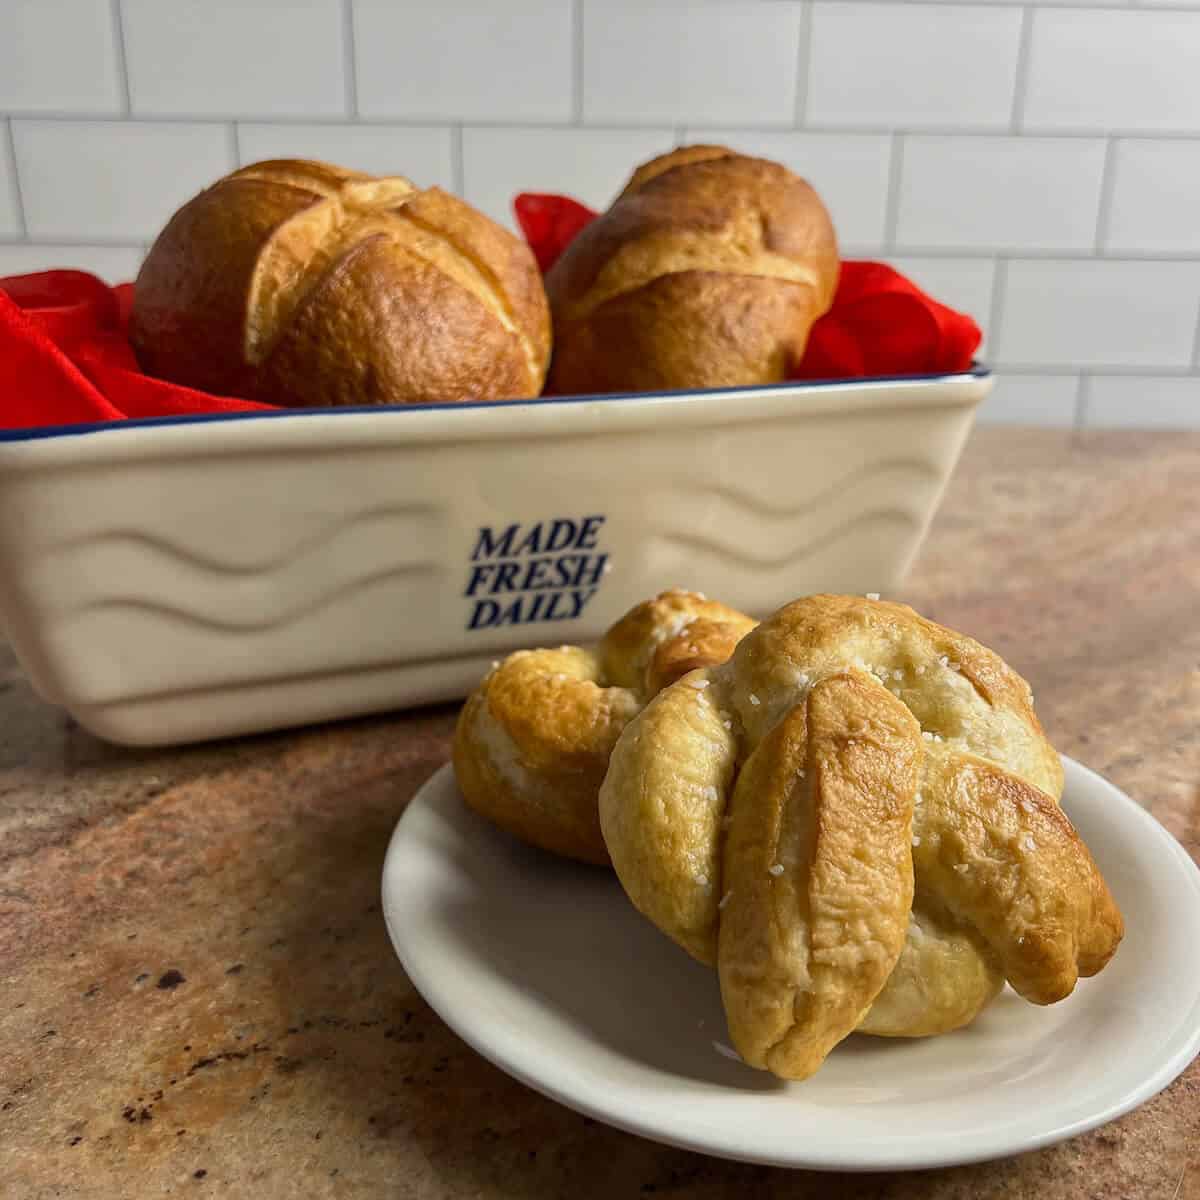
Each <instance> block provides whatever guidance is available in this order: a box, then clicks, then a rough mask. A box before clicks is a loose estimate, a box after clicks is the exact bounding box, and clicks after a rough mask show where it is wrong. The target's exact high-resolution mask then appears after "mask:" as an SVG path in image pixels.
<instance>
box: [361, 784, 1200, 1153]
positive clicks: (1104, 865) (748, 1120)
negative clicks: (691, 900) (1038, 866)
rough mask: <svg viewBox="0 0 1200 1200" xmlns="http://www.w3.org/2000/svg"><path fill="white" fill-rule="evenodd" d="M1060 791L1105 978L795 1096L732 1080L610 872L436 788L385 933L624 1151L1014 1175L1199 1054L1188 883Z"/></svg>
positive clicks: (1126, 804) (891, 1053) (888, 1046)
mask: <svg viewBox="0 0 1200 1200" xmlns="http://www.w3.org/2000/svg"><path fill="white" fill-rule="evenodd" d="M1066 770H1067V787H1066V793H1065V795H1064V797H1063V807H1064V809H1066V811H1067V812H1068V813H1069V814H1070V816H1071V819H1072V820H1073V821H1074V822H1075V825H1076V827H1077V828H1078V829H1079V832H1080V833H1081V834H1082V836H1083V837H1084V839H1085V840H1086V842H1087V843H1088V845H1089V847H1090V848H1091V850H1092V853H1093V855H1094V856H1095V858H1096V861H1097V862H1098V863H1099V865H1100V868H1101V870H1102V871H1103V872H1104V876H1105V878H1106V879H1107V881H1108V883H1109V886H1110V887H1111V889H1112V891H1113V893H1114V895H1115V896H1116V898H1117V902H1118V903H1119V904H1120V906H1121V910H1122V912H1123V913H1124V916H1125V922H1126V934H1125V940H1124V942H1123V944H1122V945H1121V947H1120V949H1119V950H1118V952H1117V955H1116V957H1115V958H1114V959H1113V961H1112V962H1111V963H1110V964H1109V966H1108V967H1107V968H1106V969H1105V970H1104V972H1103V973H1102V974H1101V975H1099V976H1098V977H1097V978H1095V979H1090V980H1083V981H1082V982H1081V983H1080V985H1079V987H1078V988H1077V989H1076V991H1075V992H1074V994H1073V995H1072V996H1071V997H1070V998H1068V999H1067V1000H1065V1001H1063V1002H1062V1003H1060V1004H1056V1005H1053V1006H1052V1007H1049V1008H1036V1007H1034V1006H1033V1005H1030V1004H1026V1003H1025V1002H1024V1001H1022V1000H1020V999H1019V998H1018V997H1017V996H1016V995H1015V994H1014V993H1013V992H1011V991H1009V990H1006V991H1005V992H1004V993H1003V994H1002V995H1001V996H1000V997H999V999H998V1000H997V1001H996V1002H995V1003H994V1004H993V1005H992V1006H991V1007H990V1008H989V1009H988V1010H987V1011H986V1012H985V1013H984V1014H983V1016H982V1017H980V1019H979V1020H977V1021H976V1022H975V1023H974V1024H973V1025H972V1026H971V1027H970V1028H968V1029H965V1030H961V1031H959V1032H958V1033H953V1034H949V1035H947V1036H944V1037H937V1038H929V1039H924V1040H916V1041H896V1040H889V1039H882V1038H869V1037H862V1036H854V1037H851V1038H849V1039H848V1040H847V1041H845V1042H843V1043H842V1044H841V1045H840V1046H839V1047H838V1048H837V1049H836V1050H835V1051H834V1052H833V1054H832V1055H831V1056H830V1057H829V1059H828V1061H827V1062H826V1063H825V1065H824V1066H823V1067H822V1068H821V1070H820V1071H819V1072H818V1073H817V1074H816V1075H815V1076H814V1077H813V1078H812V1079H810V1080H808V1081H806V1082H804V1083H799V1084H786V1083H782V1082H780V1081H779V1080H776V1079H774V1078H772V1077H771V1076H770V1075H767V1074H766V1073H764V1072H759V1071H753V1070H751V1069H750V1068H749V1067H746V1066H744V1065H743V1064H742V1063H741V1062H740V1061H737V1060H736V1059H734V1058H733V1057H732V1051H731V1050H730V1049H729V1048H728V1040H727V1035H726V1032H725V1023H724V1019H723V1016H722V1012H721V1002H720V996H719V994H718V989H717V980H716V975H715V973H714V972H712V971H709V970H708V969H706V968H705V967H702V966H700V965H699V964H698V963H695V962H693V961H692V960H691V959H690V958H688V957H687V956H686V955H685V954H684V953H683V951H682V950H679V949H678V948H677V947H676V946H675V945H674V944H673V943H671V942H670V941H668V940H667V938H666V937H664V936H663V935H662V934H660V933H659V932H658V931H657V930H655V929H654V928H653V927H652V926H651V925H650V924H649V922H647V921H645V920H644V919H643V918H642V917H641V916H639V915H638V914H637V913H636V912H635V911H634V909H633V907H632V906H631V905H630V904H629V902H628V901H627V900H626V899H625V896H624V894H623V893H622V891H621V889H620V886H619V885H618V883H617V881H616V879H615V877H614V876H612V875H611V874H609V873H608V872H605V871H601V870H598V869H595V868H589V867H582V866H576V865H573V864H571V863H568V862H565V861H562V860H558V859H554V858H551V857H550V856H548V855H545V854H541V853H539V852H537V851H535V850H532V849H529V848H527V847H525V846H523V845H521V844H520V843H518V842H516V841H514V840H513V839H511V838H509V837H507V836H506V835H504V834H501V833H500V832H498V831H497V830H495V829H493V828H492V827H491V826H489V825H487V824H486V823H485V822H484V821H482V820H481V819H480V818H478V817H476V816H475V815H474V814H473V813H471V812H470V811H469V810H468V809H467V808H466V806H465V804H464V803H463V801H462V799H461V797H460V796H459V794H458V789H457V787H456V785H455V782H454V776H453V774H452V772H451V769H450V768H449V767H445V768H443V769H442V770H441V771H439V772H438V773H437V774H436V775H434V776H433V778H432V779H431V780H430V781H429V782H428V783H427V784H426V785H425V787H424V788H422V789H421V791H420V792H419V793H418V794H417V796H416V797H415V798H414V799H413V801H412V803H411V804H410V805H409V806H408V809H407V810H406V812H405V814H404V816H403V818H402V819H401V821H400V824H399V825H398V826H397V829H396V832H395V834H394V836H393V837H392V843H391V846H390V848H389V850H388V855H387V861H386V863H385V864H384V872H383V908H384V915H385V917H386V919H387V924H388V929H389V931H390V933H391V936H392V941H393V942H394V944H395V947H396V950H397V952H398V954H399V955H400V959H401V961H402V962H403V964H404V968H405V970H406V971H407V972H408V974H409V977H410V978H411V979H412V981H413V983H414V984H415V985H416V987H417V988H418V989H419V990H420V991H421V994H422V995H423V996H424V997H425V999H426V1000H428V1002H429V1003H430V1004H431V1005H432V1006H433V1008H434V1009H436V1010H437V1012H438V1013H439V1014H441V1016H442V1017H443V1018H444V1019H445V1021H446V1023H447V1024H448V1025H450V1027H451V1028H452V1029H454V1030H455V1032H456V1033H458V1034H459V1035H460V1036H461V1037H463V1038H464V1039H465V1040H466V1041H467V1042H469V1043H470V1044H471V1045H472V1046H473V1047H474V1048H475V1049H476V1050H478V1051H479V1052H480V1053H481V1054H483V1055H484V1056H485V1057H487V1058H489V1059H491V1060H492V1062H494V1063H495V1064H496V1065H497V1066H499V1067H501V1068H502V1069H503V1070H505V1071H507V1072H508V1073H509V1074H511V1075H514V1076H515V1077H516V1078H517V1079H520V1080H522V1081H523V1082H525V1083H527V1084H529V1085H530V1086H531V1087H534V1088H537V1089H538V1090H539V1091H541V1092H544V1093H545V1094H546V1095H548V1096H551V1097H553V1098H554V1099H555V1100H559V1101H561V1102H562V1103H563V1104H567V1105H569V1106H570V1107H572V1108H575V1109H578V1110H579V1111H580V1112H584V1113H587V1114H589V1115H590V1116H593V1117H596V1118H598V1119H600V1120H602V1121H606V1122H608V1123H609V1124H612V1125H616V1126H619V1127H620V1128H622V1129H627V1130H630V1131H631V1132H633V1133H639V1134H642V1135H644V1136H645V1137H649V1138H654V1139H656V1140H658V1141H662V1142H668V1143H670V1144H672V1145H677V1146H684V1147H687V1148H689V1149H692V1150H699V1151H702V1152H704V1153H706V1154H716V1155H720V1156H723V1157H727V1158H735V1159H742V1160H745V1161H749V1162H760V1163H771V1164H776V1165H779V1166H788V1167H808V1168H819V1169H833V1170H882V1169H902V1168H917V1167H936V1166H946V1165H950V1164H953V1163H962V1162H973V1161H977V1160H980V1159H988V1158H996V1157H999V1156H1001V1155H1006V1154H1015V1153H1018V1152H1020V1151H1024V1150H1031V1149H1033V1148H1035V1147H1037V1146H1044V1145H1047V1144H1049V1143H1051V1142H1056V1141H1060V1140H1062V1139H1063V1138H1067V1137H1071V1136H1072V1135H1074V1134H1077V1133H1081V1132H1083V1131H1084V1130H1086V1129H1091V1128H1093V1127H1095V1126H1097V1125H1100V1124H1103V1123H1104V1122H1105V1121H1110V1120H1112V1119H1113V1118H1114V1117H1117V1116H1119V1115H1120V1114H1121V1113H1124V1112H1128V1111H1129V1109H1131V1108H1134V1107H1135V1106H1136V1105H1138V1104H1141V1103H1142V1102H1143V1101H1145V1100H1147V1099H1148V1098H1149V1097H1151V1096H1153V1095H1154V1094H1155V1093H1156V1092H1158V1091H1160V1090H1161V1089H1162V1088H1164V1087H1165V1086H1166V1085H1167V1084H1168V1083H1169V1082H1170V1081H1171V1080H1172V1079H1174V1078H1175V1076H1176V1075H1178V1074H1179V1073H1180V1072H1181V1071H1182V1070H1183V1068H1184V1067H1185V1066H1186V1065H1187V1064H1188V1063H1189V1062H1190V1061H1191V1059H1192V1058H1193V1057H1194V1056H1195V1055H1196V1053H1197V1051H1198V1050H1200V957H1197V955H1196V952H1195V947H1196V946H1197V945H1198V944H1200V871H1198V870H1197V869H1196V867H1195V865H1194V864H1193V863H1192V862H1191V860H1190V859H1189V858H1188V856H1187V854H1186V853H1185V852H1184V850H1183V848H1182V847H1181V846H1180V845H1179V844H1178V842H1176V841H1175V840H1174V838H1172V837H1171V836H1170V834H1168V833H1167V832H1166V831H1165V830H1164V829H1163V828H1162V827H1161V826H1160V825H1159V824H1158V823H1157V822H1156V821H1155V820H1154V819H1153V818H1152V817H1151V816H1149V814H1147V813H1146V812H1144V811H1143V810H1142V809H1141V808H1139V807H1138V806H1137V805H1136V804H1135V803H1134V802H1133V801H1132V800H1130V799H1129V798H1128V797H1127V796H1125V795H1124V794H1123V793H1122V792H1119V791H1118V790H1117V789H1116V788H1114V787H1113V786H1112V785H1111V784H1109V783H1107V782H1105V780H1103V779H1101V778H1100V777H1099V776H1098V775H1096V774H1094V773H1093V772H1091V771H1089V770H1087V768H1085V767H1082V766H1080V765H1079V764H1078V763H1075V762H1072V761H1070V760H1066Z"/></svg>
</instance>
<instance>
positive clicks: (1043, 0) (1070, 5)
mask: <svg viewBox="0 0 1200 1200" xmlns="http://www.w3.org/2000/svg"><path fill="white" fill-rule="evenodd" d="M1028 2H1029V0H987V3H986V4H980V3H978V2H976V3H974V4H972V3H971V2H970V0H867V3H868V4H869V5H870V6H871V7H873V8H887V7H890V5H891V4H892V3H896V4H905V5H908V6H912V5H920V4H932V5H934V6H935V7H937V6H939V5H941V6H953V7H971V8H990V9H995V8H1024V7H1025V6H1026V4H1027V3H1028ZM1034 2H1035V3H1036V4H1037V7H1038V8H1053V9H1060V10H1064V11H1066V12H1080V11H1083V12H1112V11H1117V12H1120V11H1122V10H1125V11H1128V10H1129V9H1131V8H1135V7H1136V8H1138V9H1139V10H1141V9H1144V10H1146V11H1149V12H1197V11H1200V0H1190V2H1187V3H1183V4H1172V5H1171V6H1170V7H1169V8H1160V7H1158V6H1157V5H1150V4H1148V3H1146V0H1140V3H1138V0H1132V2H1131V0H1095V2H1093V3H1087V2H1086V0H1083V2H1080V0H1034ZM821 3H822V4H828V5H831V6H833V5H842V4H861V3H863V0H821Z"/></svg>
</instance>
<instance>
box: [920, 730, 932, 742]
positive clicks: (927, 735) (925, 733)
mask: <svg viewBox="0 0 1200 1200" xmlns="http://www.w3.org/2000/svg"><path fill="white" fill-rule="evenodd" d="M921 736H922V737H923V738H924V739H925V740H926V741H927V742H932V741H933V734H932V733H930V732H929V730H928V729H922V730H921Z"/></svg>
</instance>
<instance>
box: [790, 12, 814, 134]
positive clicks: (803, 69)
mask: <svg viewBox="0 0 1200 1200" xmlns="http://www.w3.org/2000/svg"><path fill="white" fill-rule="evenodd" d="M812 25H813V6H812V0H805V3H804V5H803V6H802V7H801V9H800V45H799V46H797V47H796V103H795V107H794V109H793V110H792V115H793V117H794V118H795V123H796V128H797V129H803V128H804V122H805V120H806V119H807V117H808V76H809V73H810V72H811V70H812Z"/></svg>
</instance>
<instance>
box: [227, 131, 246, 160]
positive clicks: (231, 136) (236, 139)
mask: <svg viewBox="0 0 1200 1200" xmlns="http://www.w3.org/2000/svg"><path fill="white" fill-rule="evenodd" d="M226 137H227V140H228V142H229V151H230V153H231V154H232V155H233V165H234V166H235V167H240V166H241V165H242V138H241V132H240V130H239V129H238V124H237V122H236V121H230V122H229V132H228V134H227V135H226Z"/></svg>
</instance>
